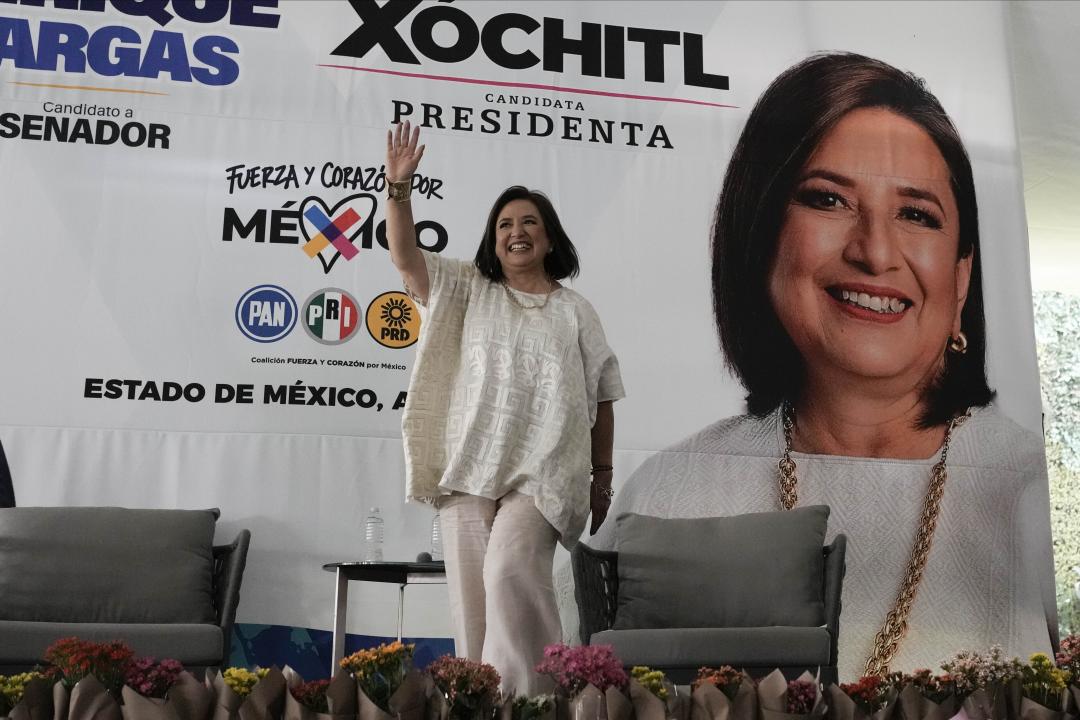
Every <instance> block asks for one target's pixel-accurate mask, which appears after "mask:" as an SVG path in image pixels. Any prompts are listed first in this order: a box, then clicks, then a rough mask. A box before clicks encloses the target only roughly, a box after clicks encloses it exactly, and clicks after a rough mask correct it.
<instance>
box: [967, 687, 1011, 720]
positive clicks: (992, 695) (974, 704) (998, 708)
mask: <svg viewBox="0 0 1080 720" xmlns="http://www.w3.org/2000/svg"><path fill="white" fill-rule="evenodd" d="M1007 694H1008V693H1007V691H1006V688H1005V687H1004V686H1002V685H997V684H994V685H991V686H989V687H985V688H979V689H978V690H976V691H975V692H973V693H971V694H970V695H968V696H967V697H966V698H964V700H963V701H962V702H961V703H960V712H961V713H963V716H964V717H965V718H967V719H968V720H1001V719H1002V718H1006V717H1009V710H1008V698H1007Z"/></svg>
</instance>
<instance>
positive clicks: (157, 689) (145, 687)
mask: <svg viewBox="0 0 1080 720" xmlns="http://www.w3.org/2000/svg"><path fill="white" fill-rule="evenodd" d="M183 671H184V666H183V665H181V664H180V662H179V661H177V660H172V659H165V660H160V661H158V660H155V659H154V658H149V657H146V658H138V659H136V660H133V661H132V662H131V664H130V665H129V666H128V668H127V671H126V672H125V673H124V684H125V685H127V686H128V687H129V688H131V689H132V690H134V691H135V692H137V693H139V694H140V695H142V696H143V697H149V698H162V699H163V698H165V696H166V695H168V693H169V688H171V687H172V686H173V684H174V683H176V680H177V678H179V677H180V673H182V672H183Z"/></svg>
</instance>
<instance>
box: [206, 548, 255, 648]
mask: <svg viewBox="0 0 1080 720" xmlns="http://www.w3.org/2000/svg"><path fill="white" fill-rule="evenodd" d="M250 543H251V532H250V531H248V530H241V531H240V533H239V534H238V535H237V536H236V539H235V540H233V541H232V542H231V543H229V544H228V545H215V546H214V610H215V612H216V613H217V624H218V626H219V627H220V628H221V632H222V635H223V636H224V640H223V643H224V645H223V647H222V664H223V665H227V664H228V663H229V653H230V651H231V648H232V628H233V621H234V620H235V619H236V606H237V605H239V604H240V582H241V581H242V580H243V578H244V566H245V565H246V564H247V552H248V545H249V544H250Z"/></svg>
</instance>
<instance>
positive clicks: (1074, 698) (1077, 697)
mask: <svg viewBox="0 0 1080 720" xmlns="http://www.w3.org/2000/svg"><path fill="white" fill-rule="evenodd" d="M1068 711H1069V713H1070V714H1072V715H1080V685H1075V684H1073V685H1070V686H1069V707H1068Z"/></svg>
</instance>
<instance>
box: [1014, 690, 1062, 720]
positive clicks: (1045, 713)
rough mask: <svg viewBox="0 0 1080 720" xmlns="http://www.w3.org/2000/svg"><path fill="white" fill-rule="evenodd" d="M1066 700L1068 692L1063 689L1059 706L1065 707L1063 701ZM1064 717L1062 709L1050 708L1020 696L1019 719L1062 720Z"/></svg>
mask: <svg viewBox="0 0 1080 720" xmlns="http://www.w3.org/2000/svg"><path fill="white" fill-rule="evenodd" d="M1067 702H1068V692H1066V691H1064V690H1063V691H1062V693H1061V707H1066V704H1065V703H1067ZM1065 717H1066V713H1065V711H1064V710H1051V709H1050V708H1048V707H1046V706H1045V705H1042V704H1040V703H1038V702H1036V701H1034V700H1032V699H1031V698H1028V697H1022V698H1020V715H1019V718H1020V720H1064V718H1065Z"/></svg>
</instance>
